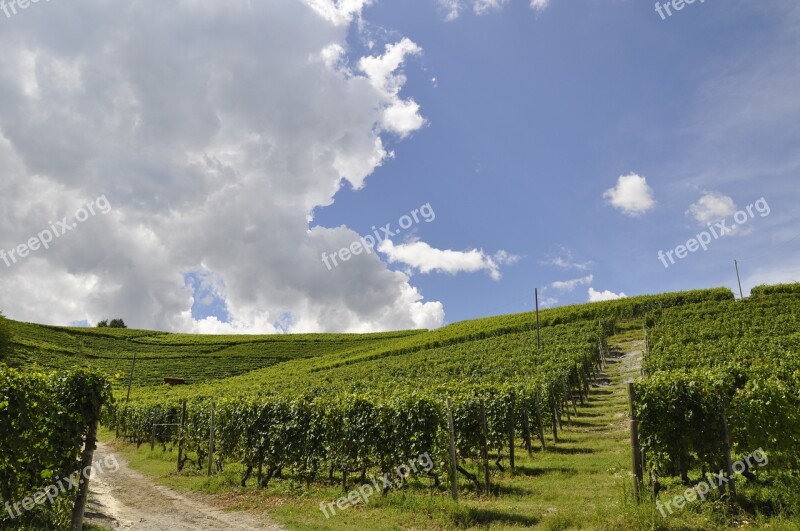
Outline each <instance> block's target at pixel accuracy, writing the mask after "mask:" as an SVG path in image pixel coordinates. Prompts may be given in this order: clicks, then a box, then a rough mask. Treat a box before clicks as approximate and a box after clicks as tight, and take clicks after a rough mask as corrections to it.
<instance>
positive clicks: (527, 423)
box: [522, 401, 533, 455]
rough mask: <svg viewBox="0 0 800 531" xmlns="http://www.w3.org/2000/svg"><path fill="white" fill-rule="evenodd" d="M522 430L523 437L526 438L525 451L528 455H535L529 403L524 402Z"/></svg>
mask: <svg viewBox="0 0 800 531" xmlns="http://www.w3.org/2000/svg"><path fill="white" fill-rule="evenodd" d="M522 429H523V430H524V433H523V437H525V449H526V450H527V451H528V455H532V454H533V443H532V442H531V419H530V415H529V414H528V403H527V402H525V401H523V402H522Z"/></svg>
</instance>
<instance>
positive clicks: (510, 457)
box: [508, 393, 516, 470]
mask: <svg viewBox="0 0 800 531" xmlns="http://www.w3.org/2000/svg"><path fill="white" fill-rule="evenodd" d="M514 409H516V399H515V396H514V393H511V411H510V413H509V415H508V460H509V462H510V463H511V470H514V464H515V463H514V439H516V433H515V431H514V428H515V427H516V426H515V422H514Z"/></svg>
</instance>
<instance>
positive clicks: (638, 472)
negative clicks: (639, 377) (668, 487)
mask: <svg viewBox="0 0 800 531" xmlns="http://www.w3.org/2000/svg"><path fill="white" fill-rule="evenodd" d="M628 403H629V405H630V410H631V468H632V471H633V496H634V499H635V500H636V502H637V503H638V502H640V501H641V492H640V490H641V487H642V483H643V481H644V478H643V476H644V474H643V471H642V451H641V448H640V446H639V419H638V418H637V417H636V390H635V389H634V386H633V382H629V383H628Z"/></svg>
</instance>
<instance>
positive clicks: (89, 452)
mask: <svg viewBox="0 0 800 531" xmlns="http://www.w3.org/2000/svg"><path fill="white" fill-rule="evenodd" d="M94 418H95V420H94V422H92V423H91V424H90V425H89V431H88V433H87V434H86V441H85V442H84V445H83V455H81V474H83V479H82V480H81V482H80V486H79V487H78V497H77V499H76V500H75V506H74V507H73V509H72V529H73V530H74V531H82V530H83V515H84V513H85V512H86V501H87V500H88V498H89V479H90V478H91V476H92V460H93V459H94V451H95V449H96V448H97V425H98V424H99V418H100V407H99V406H96V409H95V415H94ZM87 469H88V470H89V473H88V474H87V473H86V472H85V471H86V470H87Z"/></svg>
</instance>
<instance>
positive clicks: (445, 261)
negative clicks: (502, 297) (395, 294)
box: [379, 240, 518, 280]
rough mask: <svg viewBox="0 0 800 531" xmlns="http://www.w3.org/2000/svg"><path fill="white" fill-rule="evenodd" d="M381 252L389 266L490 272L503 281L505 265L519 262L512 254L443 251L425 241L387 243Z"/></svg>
mask: <svg viewBox="0 0 800 531" xmlns="http://www.w3.org/2000/svg"><path fill="white" fill-rule="evenodd" d="M379 250H380V252H382V253H384V254H385V255H386V256H387V258H388V260H389V263H396V262H400V263H403V264H406V265H408V266H410V267H412V268H414V269H417V270H419V271H420V272H421V273H431V272H442V273H449V274H451V275H455V274H457V273H474V272H476V271H486V272H488V273H489V275H490V276H491V277H492V278H493V279H494V280H500V279H501V278H502V274H501V272H500V266H501V265H503V264H513V263H516V262H517V260H518V257H516V256H513V255H509V254H508V253H507V252H505V251H500V252H498V253H496V254H495V255H494V256H489V255H487V254H486V253H485V252H484V251H483V250H482V249H472V250H470V251H451V250H443V249H436V248H434V247H431V246H430V245H428V244H427V243H425V242H422V241H415V242H409V243H403V244H398V245H395V244H394V243H393V242H392V241H391V240H384V241H383V242H381V245H380V246H379Z"/></svg>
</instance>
